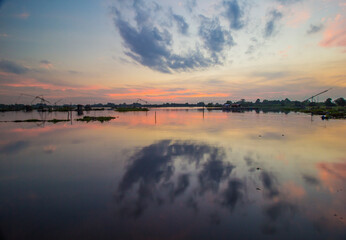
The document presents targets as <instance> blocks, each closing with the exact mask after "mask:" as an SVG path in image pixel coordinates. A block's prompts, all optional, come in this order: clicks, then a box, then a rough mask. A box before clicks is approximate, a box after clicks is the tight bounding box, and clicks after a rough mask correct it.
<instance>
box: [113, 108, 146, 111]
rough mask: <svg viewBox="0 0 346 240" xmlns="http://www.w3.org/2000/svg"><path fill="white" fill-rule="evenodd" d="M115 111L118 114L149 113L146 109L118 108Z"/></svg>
mask: <svg viewBox="0 0 346 240" xmlns="http://www.w3.org/2000/svg"><path fill="white" fill-rule="evenodd" d="M115 111H117V112H140V111H144V112H147V111H149V108H144V107H129V108H127V107H120V108H116V109H115Z"/></svg>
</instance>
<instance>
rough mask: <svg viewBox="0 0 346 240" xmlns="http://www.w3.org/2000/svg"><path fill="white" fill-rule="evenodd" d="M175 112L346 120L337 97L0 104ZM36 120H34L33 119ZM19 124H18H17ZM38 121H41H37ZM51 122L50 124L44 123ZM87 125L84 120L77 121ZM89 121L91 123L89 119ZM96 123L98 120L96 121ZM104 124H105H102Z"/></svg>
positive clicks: (3, 108)
mask: <svg viewBox="0 0 346 240" xmlns="http://www.w3.org/2000/svg"><path fill="white" fill-rule="evenodd" d="M167 107H170V108H174V107H176V108H178V107H199V108H202V109H203V110H208V111H212V110H222V111H232V112H245V111H256V112H259V111H262V112H264V113H266V112H284V113H288V112H302V113H307V114H311V115H321V116H322V118H323V119H346V106H345V99H344V98H342V97H340V98H337V99H335V100H334V101H333V100H332V99H331V98H328V99H327V100H326V101H324V102H314V101H302V102H300V101H291V100H289V99H288V98H286V99H285V100H263V101H261V100H260V99H257V100H256V101H255V102H251V101H246V100H245V99H241V100H240V101H235V102H232V101H227V102H226V103H224V104H219V103H207V104H205V103H204V102H199V103H197V104H190V103H164V104H144V105H142V104H140V103H132V104H126V103H123V104H114V103H107V104H102V103H99V104H93V105H89V104H87V105H81V104H77V105H62V106H49V105H46V104H35V105H24V104H12V105H5V104H0V112H7V111H26V112H30V111H33V110H37V111H40V112H70V111H77V112H83V111H86V112H89V111H105V110H114V111H117V112H137V111H149V110H150V108H167ZM83 119H84V118H83ZM36 120H37V119H36ZM18 121H20V120H18ZM23 121H32V122H34V121H35V119H28V120H23ZM37 121H41V120H37ZM48 121H53V120H48ZM55 121H57V122H58V121H68V120H58V119H55ZM80 121H87V120H80ZM89 121H95V120H92V119H90V120H89ZM97 121H98V120H97ZM104 121H106V120H104Z"/></svg>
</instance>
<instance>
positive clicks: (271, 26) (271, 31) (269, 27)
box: [264, 9, 283, 38]
mask: <svg viewBox="0 0 346 240" xmlns="http://www.w3.org/2000/svg"><path fill="white" fill-rule="evenodd" d="M282 17H283V15H282V13H281V12H279V11H278V10H276V9H274V10H271V11H270V12H269V13H268V14H267V22H266V25H265V29H264V37H265V38H269V37H272V36H274V35H275V34H276V32H277V25H278V23H279V21H280V20H281V19H282Z"/></svg>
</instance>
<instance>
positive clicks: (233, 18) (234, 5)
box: [223, 0, 245, 30]
mask: <svg viewBox="0 0 346 240" xmlns="http://www.w3.org/2000/svg"><path fill="white" fill-rule="evenodd" d="M223 6H224V7H225V10H226V13H225V15H226V18H227V19H228V21H229V23H230V28H231V29H234V30H239V29H242V28H243V27H244V25H245V24H244V19H243V18H244V11H243V9H241V7H240V6H239V3H238V1H237V0H232V1H223Z"/></svg>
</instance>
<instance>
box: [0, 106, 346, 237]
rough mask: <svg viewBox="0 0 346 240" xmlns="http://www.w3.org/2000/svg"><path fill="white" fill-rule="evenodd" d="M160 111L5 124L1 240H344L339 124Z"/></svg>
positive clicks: (345, 162) (344, 165) (345, 170)
mask: <svg viewBox="0 0 346 240" xmlns="http://www.w3.org/2000/svg"><path fill="white" fill-rule="evenodd" d="M157 113H158V114H157V117H158V118H157V124H156V125H155V112H154V111H151V112H148V113H124V114H122V113H114V112H113V113H111V112H109V114H116V115H115V116H117V115H119V116H120V117H119V118H117V120H116V121H110V122H108V123H104V124H101V123H88V124H86V123H80V122H73V125H70V123H58V124H56V125H54V124H46V125H45V126H44V128H43V127H37V126H36V125H35V124H32V123H1V124H0V132H1V134H2V136H3V138H2V139H1V140H0V157H1V160H0V164H1V167H0V226H1V230H2V233H3V235H4V238H5V239H100V238H101V239H230V238H234V239H344V238H345V235H346V222H345V219H344V218H345V216H346V209H345V204H344V203H345V202H346V194H345V192H346V191H345V181H346V159H345V157H344V153H345V150H344V143H343V141H342V140H343V138H344V136H345V134H344V133H346V128H345V125H344V124H343V122H341V121H328V122H327V123H326V122H324V123H323V124H328V128H324V127H323V125H321V121H320V120H316V121H314V122H313V123H311V122H310V116H307V117H305V116H304V115H300V114H288V115H284V114H272V113H268V114H262V113H260V114H256V113H237V114H233V113H226V112H221V111H220V112H212V111H211V112H208V111H206V112H205V118H204V119H203V118H202V112H198V111H192V110H191V111H166V110H157ZM30 114H35V113H30ZM64 114H65V113H64ZM90 114H92V115H93V114H94V113H90ZM95 114H103V115H105V113H104V112H101V113H95ZM64 116H65V115H64ZM65 117H66V116H65ZM75 117H76V116H74V118H75ZM20 118H21V119H28V118H36V117H35V116H33V117H29V116H22V117H20ZM56 118H62V115H61V116H60V115H59V116H57V117H56ZM259 135H261V137H259ZM283 135H284V136H283ZM0 236H1V232H0Z"/></svg>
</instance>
